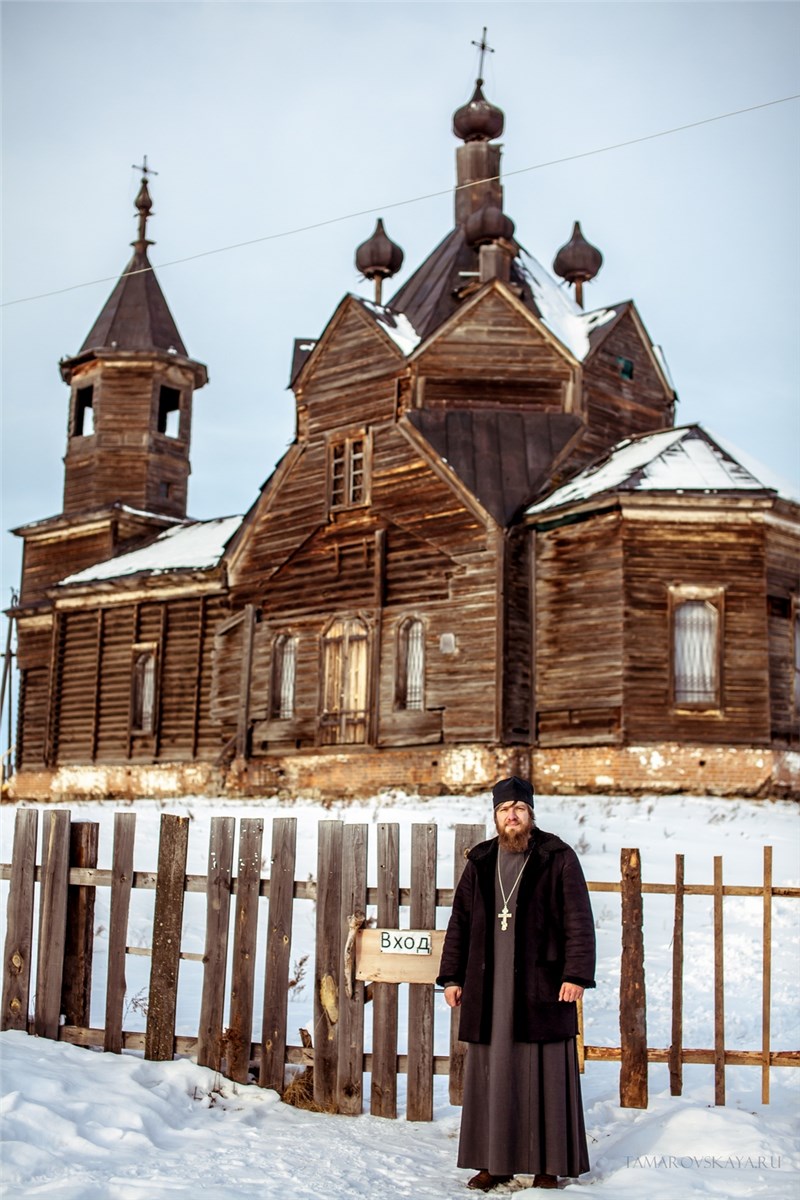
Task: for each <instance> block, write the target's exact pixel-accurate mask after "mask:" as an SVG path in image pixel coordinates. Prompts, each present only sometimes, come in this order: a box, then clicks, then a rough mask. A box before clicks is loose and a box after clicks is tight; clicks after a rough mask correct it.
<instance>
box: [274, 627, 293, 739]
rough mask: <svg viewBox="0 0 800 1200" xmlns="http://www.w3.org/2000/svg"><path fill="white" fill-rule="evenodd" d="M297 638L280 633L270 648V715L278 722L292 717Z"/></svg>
mask: <svg viewBox="0 0 800 1200" xmlns="http://www.w3.org/2000/svg"><path fill="white" fill-rule="evenodd" d="M296 673H297V638H296V637H292V635H291V634H288V633H282V634H280V635H279V636H278V637H276V639H275V641H274V643H273V646H272V693H271V697H270V715H271V716H272V717H274V718H276V719H277V720H279V721H288V720H290V719H291V718H292V717H293V716H294V696H295V677H296Z"/></svg>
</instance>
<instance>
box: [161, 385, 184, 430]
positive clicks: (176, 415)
mask: <svg viewBox="0 0 800 1200" xmlns="http://www.w3.org/2000/svg"><path fill="white" fill-rule="evenodd" d="M180 424H181V394H180V392H179V391H178V389H177V388H172V387H166V386H162V387H161V390H160V391H159V393H158V432H159V433H163V434H165V435H166V436H167V437H171V438H176V437H178V435H179V433H180Z"/></svg>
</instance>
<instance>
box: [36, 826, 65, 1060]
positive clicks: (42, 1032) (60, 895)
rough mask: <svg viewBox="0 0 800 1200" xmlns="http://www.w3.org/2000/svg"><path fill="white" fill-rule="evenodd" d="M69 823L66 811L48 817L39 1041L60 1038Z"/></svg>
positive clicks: (41, 925)
mask: <svg viewBox="0 0 800 1200" xmlns="http://www.w3.org/2000/svg"><path fill="white" fill-rule="evenodd" d="M69 823H70V816H69V813H68V812H65V811H64V810H61V811H56V812H50V813H46V814H45V820H44V836H43V838H42V890H41V897H40V905H39V952H38V955H37V960H36V1011H35V1015H34V1022H33V1028H34V1033H35V1034H36V1036H37V1037H46V1038H58V1028H59V1024H60V1018H61V979H62V976H63V972H64V939H65V936H66V929H67V886H68V878H69Z"/></svg>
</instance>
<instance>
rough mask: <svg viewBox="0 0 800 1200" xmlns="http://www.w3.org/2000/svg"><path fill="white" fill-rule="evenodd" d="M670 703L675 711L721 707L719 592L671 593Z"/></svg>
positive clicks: (679, 589)
mask: <svg viewBox="0 0 800 1200" xmlns="http://www.w3.org/2000/svg"><path fill="white" fill-rule="evenodd" d="M670 598H671V608H672V619H671V625H672V656H671V665H672V702H673V704H674V705H675V707H677V708H704V709H707V708H719V707H720V706H721V703H722V679H721V676H722V619H723V604H722V600H723V592H722V589H721V588H689V587H676V588H672V589H670Z"/></svg>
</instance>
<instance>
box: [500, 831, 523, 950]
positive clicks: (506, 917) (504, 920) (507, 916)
mask: <svg viewBox="0 0 800 1200" xmlns="http://www.w3.org/2000/svg"><path fill="white" fill-rule="evenodd" d="M529 857H530V850H528V851H526V853H525V861H524V862H523V864H522V866H521V867H520V871H519V875H518V876H517V878H516V879H515V880H514V885H513V887H512V888H511V891H510V892H509V893H508V895H506V893H505V888H504V887H503V877H502V875H501V874H500V848H499V847H498V849H497V882H498V883H499V884H500V895H501V896H502V897H503V907H502V909H501V910H500V912H499V913H498V914H497V915H498V917H499V918H500V928H501V929H502V931H503V933H505V931H506V930H507V929H508V922H509V921H510V920H511V918H512V917H513V915H514V914H513V913H511V912H509V911H508V902H509V900H510V899H511V897H512V896H513V895H514V892H515V891H516V887H517V884H518V883H519V881H520V879H522V872H523V871H524V870H525V868H526V866H527V865H528V858H529Z"/></svg>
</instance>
